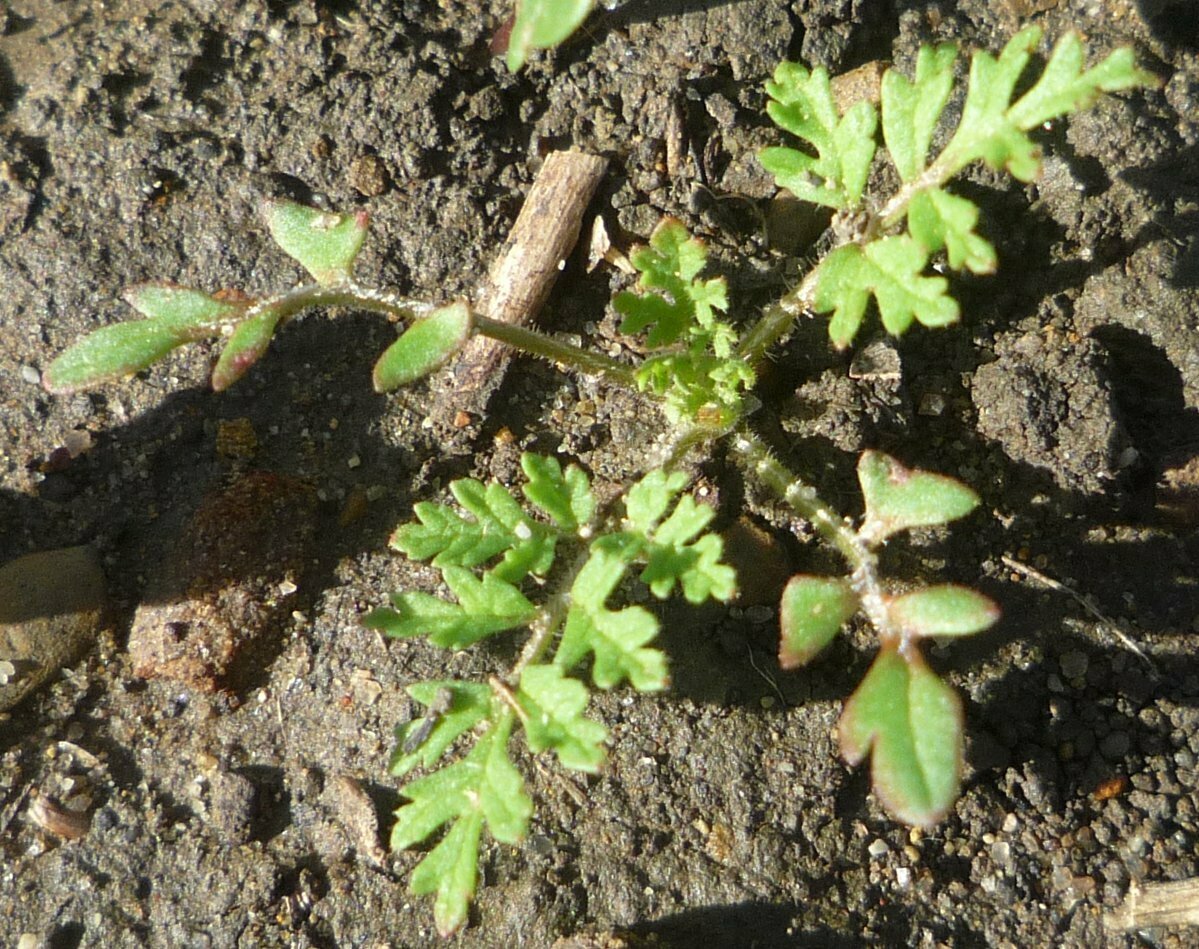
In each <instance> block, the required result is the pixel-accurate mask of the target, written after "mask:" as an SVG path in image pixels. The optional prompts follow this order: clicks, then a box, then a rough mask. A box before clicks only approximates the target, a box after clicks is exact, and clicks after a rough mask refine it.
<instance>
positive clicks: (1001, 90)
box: [940, 26, 1041, 181]
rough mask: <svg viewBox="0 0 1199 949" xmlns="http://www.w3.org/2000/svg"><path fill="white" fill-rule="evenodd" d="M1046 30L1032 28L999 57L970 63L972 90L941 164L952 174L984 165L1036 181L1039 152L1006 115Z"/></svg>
mask: <svg viewBox="0 0 1199 949" xmlns="http://www.w3.org/2000/svg"><path fill="white" fill-rule="evenodd" d="M1040 41H1041V29H1040V28H1039V27H1035V26H1030V27H1028V28H1027V29H1024V30H1021V31H1020V32H1019V33H1017V34H1016V35H1015V36H1013V37H1012V38H1011V40H1010V41H1009V42H1008V44H1007V45H1006V46H1005V47H1004V48H1003V52H1001V53H1000V54H999V58H998V59H996V58H995V57H993V56H991V54H990V53H987V52H983V51H979V52H977V53H975V54H974V56H973V58H972V59H971V61H970V85H969V87H968V89H967V91H966V102H965V104H964V105H963V106H962V119H961V121H960V122H959V123H958V127H957V131H956V132H954V135H953V138H952V139H951V140H950V142H949V144H948V145H947V146H946V148H945V151H944V152H942V154H941V158H940V160H941V161H942V162H945V163H947V164H948V166H949V167H950V168H952V169H953V170H955V171H956V170H957V169H960V168H964V167H965V166H966V165H968V164H969V163H970V162H972V161H975V160H978V159H981V160H982V161H985V162H986V163H987V164H988V165H990V166H991V167H992V168H995V169H997V170H1000V171H1002V170H1004V169H1007V171H1008V172H1009V173H1010V174H1011V175H1012V176H1013V177H1015V178H1018V179H1019V180H1021V181H1032V180H1033V178H1035V177H1036V176H1037V172H1038V171H1039V170H1040V151H1039V149H1038V148H1037V146H1036V145H1035V144H1034V143H1033V141H1032V139H1030V138H1029V137H1028V136H1027V135H1025V134H1024V130H1022V129H1021V128H1020V127H1019V126H1017V125H1015V124H1014V123H1012V122H1011V121H1010V120H1009V118H1008V115H1007V111H1008V106H1009V104H1010V103H1011V101H1012V94H1013V92H1014V90H1015V88H1016V83H1017V82H1018V81H1019V80H1020V76H1021V74H1022V73H1023V72H1024V67H1025V66H1027V65H1028V60H1029V58H1030V57H1031V56H1032V53H1033V50H1035V49H1036V48H1037V44H1038V43H1039V42H1040Z"/></svg>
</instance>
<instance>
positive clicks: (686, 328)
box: [612, 218, 754, 426]
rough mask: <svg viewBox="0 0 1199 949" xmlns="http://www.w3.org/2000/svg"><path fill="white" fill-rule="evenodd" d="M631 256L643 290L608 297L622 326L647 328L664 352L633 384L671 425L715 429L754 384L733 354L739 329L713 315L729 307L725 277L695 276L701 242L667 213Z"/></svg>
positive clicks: (702, 253)
mask: <svg viewBox="0 0 1199 949" xmlns="http://www.w3.org/2000/svg"><path fill="white" fill-rule="evenodd" d="M630 259H631V261H632V263H633V266H634V267H636V268H637V270H638V271H640V277H639V279H638V282H637V287H638V290H639V291H640V292H637V293H630V292H627V291H626V292H622V293H618V294H617V295H616V297H615V298H614V299H613V301H612V305H613V307H614V308H615V309H616V312H618V313H620V314H621V315H622V316H623V317H624V319H623V321H622V322H621V324H620V331H621V332H622V333H641V332H646V342H647V343H648V344H649V346H650V347H651V348H653V349H659V350H663V349H664V350H666V351H665V352H659V353H655V354H654V355H652V356H650V357H649V358H648V359H646V360H645V362H644V363H643V364H642V365H641V366H640V367H639V369H638V372H637V384H638V385H639V386H640V387H641V389H642V390H643V391H649V392H652V393H654V394H655V395H657V396H660V397H662V398H663V399H664V408H665V411H666V413H667V415H668V417H669V418H670V419H671V420H672V421H674V422H679V421H688V422H695V421H697V420H700V421H702V422H704V424H708V425H711V426H719V425H721V424H725V423H727V422H728V421H729V420H731V419H733V418H735V417H737V416H739V415H740V412H741V393H742V392H743V391H744V390H745V389H747V388H749V387H750V386H752V385H753V383H754V372H753V370H752V369H751V368H750V367H749V365H748V364H747V363H745V362H744V361H742V360H740V359H737V358H736V357H734V356H733V346H734V344H735V343H736V338H737V337H736V333H735V332H734V330H733V328H732V327H731V326H730V325H729V324H728V323H726V322H724V321H723V320H721V319H720V318H719V317H718V315H717V314H718V313H723V312H724V311H725V310H726V309H727V308H728V287H727V285H726V283H725V281H724V279H723V278H716V279H711V280H702V279H700V278H699V274H700V272H701V271H702V270H703V269H704V266H705V265H706V263H707V259H708V252H707V249H706V248H705V247H704V245H703V243H702V242H700V241H698V240H696V239H695V238H693V237H690V236H689V235H688V234H687V230H686V228H684V227H683V225H682V224H681V223H679V222H678V221H676V220H674V219H673V218H666V219H665V220H663V221H662V222H661V223H660V224H659V225H658V227H657V228H656V229H655V230H654V233H653V235H652V236H651V237H650V242H649V246H648V247H642V248H640V249H638V250H636V251H634V252H633V254H632V256H631V257H630Z"/></svg>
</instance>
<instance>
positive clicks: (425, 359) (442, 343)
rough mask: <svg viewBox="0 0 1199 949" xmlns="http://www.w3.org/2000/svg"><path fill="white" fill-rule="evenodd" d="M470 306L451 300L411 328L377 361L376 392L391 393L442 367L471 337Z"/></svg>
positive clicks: (374, 376) (472, 322)
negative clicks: (447, 304)
mask: <svg viewBox="0 0 1199 949" xmlns="http://www.w3.org/2000/svg"><path fill="white" fill-rule="evenodd" d="M473 325H474V321H473V318H472V316H471V312H470V307H468V306H467V305H466V304H465V303H451V304H450V305H449V306H443V307H439V308H438V309H436V310H434V311H433V312H432V313H430V314H429V315H428V316H426V317H425V318H424V319H421V320H417V321H416V322H415V323H413V324H412V325H411V326H409V327H408V329H406V330H405V331H404V332H403V333H402V334H401V335H400V338H399V339H397V340H396V341H395V342H394V343H392V344H391V345H390V346H388V347H387V350H386V352H384V353H383V355H382V356H380V357H379V361H378V362H376V363H375V371H374V375H373V377H372V378H373V381H374V385H375V391H376V392H390V391H391V390H392V389H398V388H399V387H400V386H406V385H408V384H409V383H410V382H415V381H416V380H417V379H423V378H424V377H425V376H427V375H428V374H429V373H431V372H433V371H435V370H437V369H440V368H441V367H442V366H443V365H445V363H446V362H447V361H448V360H449V358H450V357H451V356H453V355H454V353H456V352H458V350H459V349H461V348H462V345H463V344H464V343H465V342H466V341H467V339H469V338H470V332H471V328H472V326H473Z"/></svg>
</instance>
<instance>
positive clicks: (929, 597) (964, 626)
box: [887, 583, 999, 636]
mask: <svg viewBox="0 0 1199 949" xmlns="http://www.w3.org/2000/svg"><path fill="white" fill-rule="evenodd" d="M887 616H888V617H890V619H891V622H892V623H893V624H894V625H895V626H896V627H897V628H898V629H900V630H901V631H902V632H903V633H904V634H905V635H908V636H971V635H973V634H974V633H980V632H982V631H983V630H984V629H987V628H988V627H990V626H992V625H994V624H995V622H996V621H997V620H998V619H999V607H998V606H996V605H995V602H994V601H993V600H991V599H989V598H988V597H985V596H983V595H982V594H981V593H979V592H977V591H975V590H971V589H970V588H969V587H963V586H957V585H956V584H951V583H947V584H943V585H941V586H935V587H928V588H927V589H924V590H915V591H913V592H912V593H905V594H904V595H903V596H897V597H895V598H894V599H892V600H891V602H890V603H888V604H887Z"/></svg>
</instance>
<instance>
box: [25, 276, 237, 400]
mask: <svg viewBox="0 0 1199 949" xmlns="http://www.w3.org/2000/svg"><path fill="white" fill-rule="evenodd" d="M125 299H126V301H128V303H129V305H130V306H132V307H133V308H134V309H135V310H137V311H138V312H139V313H141V314H142V315H144V316H145V317H146V319H144V320H138V321H136V322H133V323H117V324H114V325H112V326H105V327H103V328H101V329H98V330H96V331H95V332H93V333H89V334H88V335H87V336H85V337H84V338H83V339H81V340H80V341H79V342H77V343H76V344H75V345H74V346H72V347H70V348H69V349H68V350H67V351H66V352H64V353H63V354H62V355H60V356H59V357H58V358H57V359H55V360H54V361H53V362H52V363H51V364H50V365H49V366H48V367H47V369H46V372H45V373H44V375H43V382H42V384H43V385H44V386H45V387H46V389H47V390H49V391H50V392H58V393H68V392H76V391H78V390H79V389H83V388H86V387H88V386H94V385H98V384H99V383H102V382H109V381H111V380H115V379H122V378H124V377H125V376H129V375H132V374H133V373H135V372H139V371H141V370H142V369H145V368H147V367H148V366H151V365H153V364H154V363H156V362H157V361H158V360H160V359H162V358H163V357H164V356H165V355H167V353H169V352H170V351H171V350H172V349H174V348H175V347H177V346H182V345H183V344H184V343H190V342H193V341H195V340H198V339H204V338H206V337H209V336H216V335H218V334H219V333H220V332H221V327H222V326H225V325H227V324H229V323H232V322H235V321H236V320H237V318H238V317H240V316H241V314H243V313H244V312H245V310H246V307H247V306H248V304H249V301H243V300H238V301H227V300H219V299H217V298H216V297H213V296H210V295H209V294H207V293H202V292H200V291H199V290H192V289H190V288H188V287H177V286H174V285H172V284H164V283H145V284H139V285H138V286H136V287H131V288H130V289H129V290H127V291H126V292H125Z"/></svg>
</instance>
